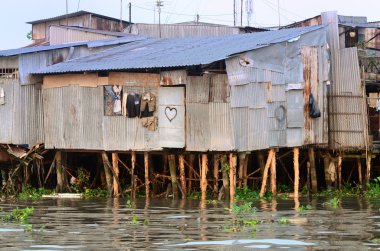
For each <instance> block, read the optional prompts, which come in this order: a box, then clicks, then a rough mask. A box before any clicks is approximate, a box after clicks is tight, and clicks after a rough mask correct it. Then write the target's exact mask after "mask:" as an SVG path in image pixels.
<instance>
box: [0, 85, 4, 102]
mask: <svg viewBox="0 0 380 251" xmlns="http://www.w3.org/2000/svg"><path fill="white" fill-rule="evenodd" d="M0 105H5V92H4V89H3V88H2V87H0Z"/></svg>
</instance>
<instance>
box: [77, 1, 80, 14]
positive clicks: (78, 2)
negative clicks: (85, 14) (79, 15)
mask: <svg viewBox="0 0 380 251" xmlns="http://www.w3.org/2000/svg"><path fill="white" fill-rule="evenodd" d="M79 6H80V0H78V7H77V11H79Z"/></svg>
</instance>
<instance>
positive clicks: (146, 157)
mask: <svg viewBox="0 0 380 251" xmlns="http://www.w3.org/2000/svg"><path fill="white" fill-rule="evenodd" d="M144 170H145V172H144V177H145V198H147V199H148V198H149V197H150V191H149V185H150V181H149V153H148V152H144Z"/></svg>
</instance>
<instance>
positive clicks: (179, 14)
mask: <svg viewBox="0 0 380 251" xmlns="http://www.w3.org/2000/svg"><path fill="white" fill-rule="evenodd" d="M132 6H133V7H135V8H137V9H142V10H147V11H154V10H153V9H149V8H145V7H141V6H138V5H134V4H133V5H132ZM161 13H165V14H171V15H176V16H187V17H194V14H185V13H175V12H170V11H161ZM199 15H200V16H202V17H216V16H231V15H232V14H231V13H229V14H227V13H225V14H213V15H206V14H205V15H201V14H199Z"/></svg>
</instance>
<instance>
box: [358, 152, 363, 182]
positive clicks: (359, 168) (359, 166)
mask: <svg viewBox="0 0 380 251" xmlns="http://www.w3.org/2000/svg"><path fill="white" fill-rule="evenodd" d="M356 163H357V165H358V180H359V184H360V185H363V178H362V161H361V159H360V158H357V159H356Z"/></svg>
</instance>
